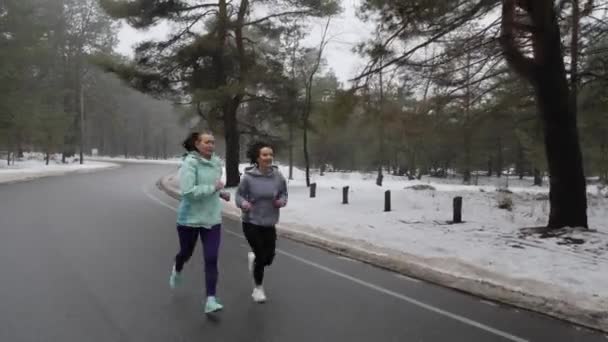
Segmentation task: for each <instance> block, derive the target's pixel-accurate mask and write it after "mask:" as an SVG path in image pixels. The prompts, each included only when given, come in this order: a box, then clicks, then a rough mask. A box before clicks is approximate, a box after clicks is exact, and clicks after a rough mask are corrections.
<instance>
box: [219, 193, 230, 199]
mask: <svg viewBox="0 0 608 342" xmlns="http://www.w3.org/2000/svg"><path fill="white" fill-rule="evenodd" d="M220 198H221V199H223V200H224V201H226V202H230V193H229V192H226V191H222V192H220Z"/></svg>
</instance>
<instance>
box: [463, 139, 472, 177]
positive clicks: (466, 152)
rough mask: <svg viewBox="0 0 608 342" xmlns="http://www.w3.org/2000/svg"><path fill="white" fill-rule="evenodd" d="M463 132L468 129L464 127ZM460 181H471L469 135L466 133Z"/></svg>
mask: <svg viewBox="0 0 608 342" xmlns="http://www.w3.org/2000/svg"><path fill="white" fill-rule="evenodd" d="M464 131H465V132H468V129H466V128H465V130H464ZM462 181H463V182H464V183H465V184H470V183H471V135H470V134H469V133H466V134H465V135H464V171H463V178H462Z"/></svg>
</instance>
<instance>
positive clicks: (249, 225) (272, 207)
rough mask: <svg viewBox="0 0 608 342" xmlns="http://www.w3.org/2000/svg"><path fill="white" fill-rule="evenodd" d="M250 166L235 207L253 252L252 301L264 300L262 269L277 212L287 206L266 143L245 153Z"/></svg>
mask: <svg viewBox="0 0 608 342" xmlns="http://www.w3.org/2000/svg"><path fill="white" fill-rule="evenodd" d="M247 157H248V158H249V159H250V161H251V164H252V166H251V167H249V168H247V169H246V170H245V174H244V175H243V177H242V179H241V183H240V184H239V188H238V191H237V193H236V205H237V206H238V207H239V208H241V210H242V213H243V214H242V220H243V232H244V234H245V237H246V238H247V242H249V246H250V247H251V250H252V251H253V252H250V253H248V255H247V259H248V264H249V271H250V272H251V273H253V275H252V276H253V280H254V283H255V287H254V289H253V293H252V295H251V296H252V297H253V300H254V301H256V302H258V303H263V302H265V301H266V294H265V293H264V287H263V281H264V268H265V267H266V266H269V265H270V264H272V261H273V259H274V256H275V247H276V239H277V232H276V229H275V225H276V224H277V222H278V221H279V210H280V208H283V207H285V206H286V205H287V182H286V181H285V177H283V175H282V174H281V172H280V171H279V169H278V168H277V167H276V166H273V165H272V162H273V159H274V152H273V149H272V147H271V146H270V145H269V144H266V143H263V142H257V143H254V144H253V145H251V146H250V147H249V149H248V151H247Z"/></svg>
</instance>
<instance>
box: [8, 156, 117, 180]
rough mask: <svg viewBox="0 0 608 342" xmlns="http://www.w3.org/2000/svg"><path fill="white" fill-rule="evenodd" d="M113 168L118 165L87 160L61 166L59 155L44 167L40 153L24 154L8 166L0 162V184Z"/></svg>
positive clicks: (68, 162)
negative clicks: (20, 158)
mask: <svg viewBox="0 0 608 342" xmlns="http://www.w3.org/2000/svg"><path fill="white" fill-rule="evenodd" d="M115 167H118V165H117V164H112V163H106V162H98V161H87V160H85V163H84V164H83V165H80V164H79V162H78V159H77V158H69V159H68V160H67V163H66V164H63V163H61V156H60V155H53V156H52V159H51V160H50V162H49V165H46V163H45V160H44V155H42V154H41V153H26V154H25V155H24V158H23V159H22V160H17V161H16V162H15V164H11V165H10V166H8V165H7V164H6V161H4V162H0V184H1V183H12V182H18V181H24V180H30V179H35V178H41V177H48V176H60V175H65V174H68V173H74V172H89V171H93V170H100V169H109V168H115Z"/></svg>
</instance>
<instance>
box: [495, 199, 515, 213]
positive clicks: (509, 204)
mask: <svg viewBox="0 0 608 342" xmlns="http://www.w3.org/2000/svg"><path fill="white" fill-rule="evenodd" d="M498 208H500V209H504V210H508V211H513V200H512V199H511V197H509V196H503V197H501V198H500V199H499V200H498Z"/></svg>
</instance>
